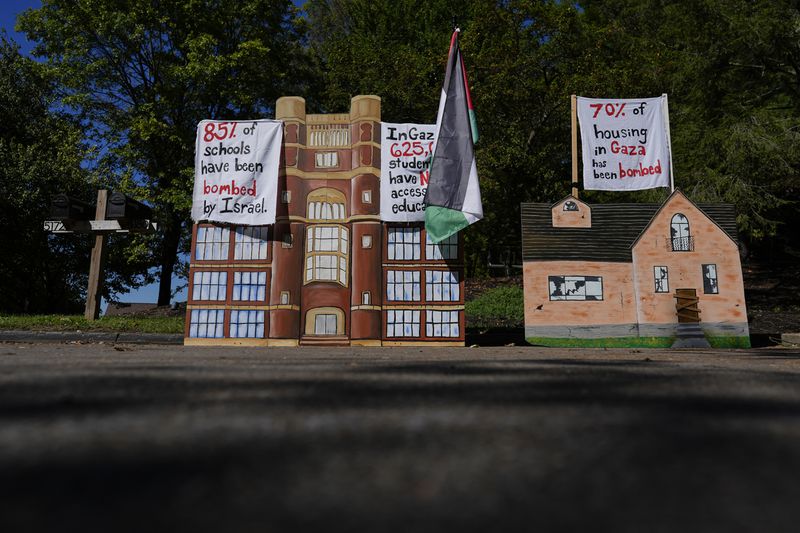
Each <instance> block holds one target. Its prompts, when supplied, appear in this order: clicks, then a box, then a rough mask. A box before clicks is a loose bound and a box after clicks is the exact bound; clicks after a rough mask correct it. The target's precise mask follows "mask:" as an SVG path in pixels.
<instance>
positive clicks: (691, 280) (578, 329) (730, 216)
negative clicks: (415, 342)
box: [522, 191, 750, 347]
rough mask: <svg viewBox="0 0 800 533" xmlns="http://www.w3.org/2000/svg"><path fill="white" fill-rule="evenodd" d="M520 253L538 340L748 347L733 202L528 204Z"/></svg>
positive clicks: (675, 198) (674, 199) (528, 320)
mask: <svg viewBox="0 0 800 533" xmlns="http://www.w3.org/2000/svg"><path fill="white" fill-rule="evenodd" d="M522 250H523V252H522V253H523V276H524V292H525V298H524V301H525V304H524V305H525V337H526V338H527V339H528V341H529V342H530V343H532V344H540V345H549V346H674V345H676V340H677V346H696V345H697V342H701V343H705V342H706V339H707V341H708V342H710V343H711V345H712V346H714V347H748V346H749V343H750V341H749V330H748V324H747V309H746V306H745V298H744V283H743V278H742V267H741V262H740V258H739V249H738V245H737V233H736V213H735V210H734V208H733V206H732V205H729V204H695V203H693V202H692V201H691V200H689V199H688V198H687V197H686V196H685V195H684V194H683V193H681V192H680V191H675V192H674V193H673V194H672V195H671V196H670V197H669V198H668V199H667V200H666V201H665V202H664V204H662V205H658V204H602V205H592V206H590V205H589V204H587V203H585V202H582V201H580V200H578V199H577V198H575V197H574V196H568V197H566V198H564V199H563V200H561V201H560V202H558V203H556V204H554V205H549V204H532V203H524V204H522Z"/></svg>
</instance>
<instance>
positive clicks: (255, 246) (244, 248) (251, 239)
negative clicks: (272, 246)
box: [233, 226, 269, 261]
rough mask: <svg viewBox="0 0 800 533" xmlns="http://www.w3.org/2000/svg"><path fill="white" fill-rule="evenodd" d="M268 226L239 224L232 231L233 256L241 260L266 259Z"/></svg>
mask: <svg viewBox="0 0 800 533" xmlns="http://www.w3.org/2000/svg"><path fill="white" fill-rule="evenodd" d="M268 235H269V227H268V226H239V227H238V228H236V231H235V233H234V239H235V241H234V245H233V258H234V259H241V260H245V261H247V260H253V259H266V258H267V246H268V245H269V242H268V241H267V236H268Z"/></svg>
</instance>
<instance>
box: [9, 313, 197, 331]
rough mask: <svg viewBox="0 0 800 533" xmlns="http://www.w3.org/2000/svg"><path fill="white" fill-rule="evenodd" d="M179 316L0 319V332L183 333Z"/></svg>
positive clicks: (72, 316) (27, 317) (16, 316)
mask: <svg viewBox="0 0 800 533" xmlns="http://www.w3.org/2000/svg"><path fill="white" fill-rule="evenodd" d="M183 320H184V317H183V316H174V317H172V316H171V317H126V316H111V317H102V318H100V319H99V320H86V319H85V318H83V316H81V315H0V329H5V330H25V331H78V330H80V331H115V332H121V331H126V332H127V331H132V332H137V333H183Z"/></svg>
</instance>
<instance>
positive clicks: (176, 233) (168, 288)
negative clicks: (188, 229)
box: [158, 210, 182, 305]
mask: <svg viewBox="0 0 800 533" xmlns="http://www.w3.org/2000/svg"><path fill="white" fill-rule="evenodd" d="M181 222H182V221H181V219H180V217H179V216H177V215H176V214H175V213H174V212H173V211H172V210H170V212H169V215H168V222H167V223H166V224H165V225H164V226H165V227H164V240H163V242H162V243H161V274H160V275H159V280H158V305H169V303H170V299H171V298H172V273H173V272H174V270H175V261H177V259H178V246H179V245H180V242H181V229H182V223H181Z"/></svg>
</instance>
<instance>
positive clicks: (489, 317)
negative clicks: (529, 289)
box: [465, 287, 524, 328]
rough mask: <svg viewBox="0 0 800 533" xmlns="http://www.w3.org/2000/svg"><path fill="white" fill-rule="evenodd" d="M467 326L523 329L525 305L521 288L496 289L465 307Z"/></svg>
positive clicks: (485, 293)
mask: <svg viewBox="0 0 800 533" xmlns="http://www.w3.org/2000/svg"><path fill="white" fill-rule="evenodd" d="M465 314H466V317H467V326H469V327H477V328H486V327H523V324H524V303H523V295H522V289H521V288H520V287H495V288H494V289H489V290H488V291H486V292H484V293H483V294H481V295H480V296H479V297H478V298H476V299H474V300H471V301H469V302H467V303H466V305H465Z"/></svg>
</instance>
